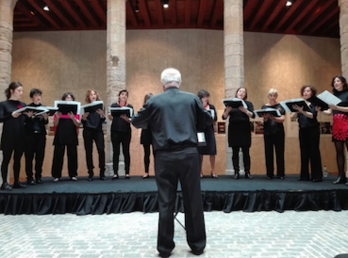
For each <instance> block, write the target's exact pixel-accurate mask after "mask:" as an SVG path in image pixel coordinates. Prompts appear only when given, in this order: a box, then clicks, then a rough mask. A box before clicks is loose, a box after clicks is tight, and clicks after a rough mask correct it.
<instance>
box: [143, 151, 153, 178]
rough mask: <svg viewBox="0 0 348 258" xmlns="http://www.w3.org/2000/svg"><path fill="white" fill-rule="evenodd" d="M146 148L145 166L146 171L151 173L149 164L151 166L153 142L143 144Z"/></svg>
mask: <svg viewBox="0 0 348 258" xmlns="http://www.w3.org/2000/svg"><path fill="white" fill-rule="evenodd" d="M143 148H144V167H145V173H149V166H150V154H151V151H150V148H151V144H143Z"/></svg>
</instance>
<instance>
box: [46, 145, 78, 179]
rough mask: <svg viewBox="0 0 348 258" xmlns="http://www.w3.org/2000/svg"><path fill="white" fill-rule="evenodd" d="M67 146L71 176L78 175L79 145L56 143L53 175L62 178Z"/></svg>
mask: <svg viewBox="0 0 348 258" xmlns="http://www.w3.org/2000/svg"><path fill="white" fill-rule="evenodd" d="M65 147H66V149H67V156H68V173H69V177H75V176H77V145H76V144H66V145H64V144H56V145H54V153H53V162H52V177H54V178H61V177H62V169H63V162H64V153H65Z"/></svg>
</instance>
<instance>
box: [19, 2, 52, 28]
mask: <svg viewBox="0 0 348 258" xmlns="http://www.w3.org/2000/svg"><path fill="white" fill-rule="evenodd" d="M16 8H18V10H19V11H21V12H22V13H23V14H24V15H25V16H26V17H27V18H28V19H30V20H31V21H33V22H34V23H36V25H37V26H39V27H40V26H41V27H43V28H45V29H47V28H49V27H50V25H49V24H47V22H46V21H45V20H44V19H42V18H41V17H40V16H38V15H35V14H34V15H32V14H31V13H30V10H31V8H33V7H31V6H29V4H28V3H27V2H23V1H18V2H17V4H16ZM33 11H34V10H33Z"/></svg>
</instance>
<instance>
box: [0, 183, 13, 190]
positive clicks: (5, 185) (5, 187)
mask: <svg viewBox="0 0 348 258" xmlns="http://www.w3.org/2000/svg"><path fill="white" fill-rule="evenodd" d="M0 189H1V190H4V191H11V190H12V187H11V186H10V185H9V184H8V183H2V185H1V188H0Z"/></svg>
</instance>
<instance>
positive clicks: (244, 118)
mask: <svg viewBox="0 0 348 258" xmlns="http://www.w3.org/2000/svg"><path fill="white" fill-rule="evenodd" d="M244 102H245V104H246V105H247V107H248V108H247V109H248V110H249V111H250V112H252V113H253V116H252V118H254V117H255V114H254V106H253V103H251V102H249V101H246V100H244ZM222 119H223V120H226V118H224V115H223V114H222ZM249 121H250V118H249V116H248V115H247V114H245V113H244V112H242V111H240V110H239V108H232V110H231V111H230V113H229V120H228V122H229V124H232V123H240V122H249Z"/></svg>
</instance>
